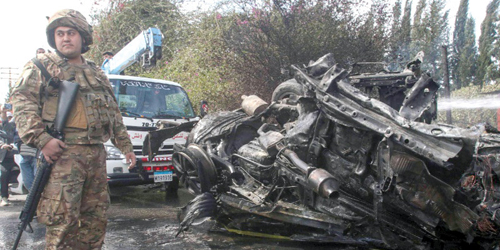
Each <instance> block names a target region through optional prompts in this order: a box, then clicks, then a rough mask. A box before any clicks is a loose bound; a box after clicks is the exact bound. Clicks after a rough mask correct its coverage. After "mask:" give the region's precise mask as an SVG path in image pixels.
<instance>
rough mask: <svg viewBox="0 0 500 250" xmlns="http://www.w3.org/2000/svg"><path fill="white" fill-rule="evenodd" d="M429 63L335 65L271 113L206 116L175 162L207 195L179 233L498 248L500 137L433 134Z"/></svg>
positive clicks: (327, 62) (439, 130) (478, 131)
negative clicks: (212, 226) (367, 67)
mask: <svg viewBox="0 0 500 250" xmlns="http://www.w3.org/2000/svg"><path fill="white" fill-rule="evenodd" d="M420 62H421V58H420V59H419V58H418V57H417V58H416V59H415V60H414V61H412V62H410V63H409V64H408V65H407V67H406V69H405V70H404V71H402V72H387V71H384V72H378V73H375V74H365V73H359V74H354V73H353V71H352V69H343V68H342V67H340V66H339V65H338V64H336V63H335V60H334V59H333V55H332V54H328V55H325V56H324V57H322V58H320V59H318V60H317V61H315V62H311V63H309V65H307V66H303V67H299V66H292V68H293V69H294V70H295V77H294V79H292V80H290V81H287V82H285V83H283V85H287V87H283V86H281V87H278V88H277V89H276V90H275V93H274V94H273V102H272V103H271V104H269V105H268V104H267V103H265V102H264V101H262V100H261V99H260V98H258V97H256V96H248V97H246V98H245V99H244V100H243V103H242V108H241V109H238V110H235V111H223V112H217V113H211V114H208V115H207V116H205V117H204V118H203V119H201V120H200V121H199V122H198V123H197V124H196V126H195V127H194V128H193V129H192V130H191V133H190V135H189V137H188V140H187V143H186V145H176V146H175V153H174V155H173V161H174V167H175V169H176V171H177V174H178V176H179V177H180V180H181V183H183V184H184V185H185V186H186V187H187V188H188V189H189V190H190V191H191V192H192V193H194V194H197V195H198V196H197V197H196V198H195V199H194V200H193V201H191V202H190V203H189V204H188V205H187V206H186V207H184V208H183V209H182V217H181V218H182V219H183V220H182V222H181V225H180V231H182V230H186V229H187V228H188V227H189V226H190V225H191V224H193V223H195V222H201V221H203V220H204V219H206V218H208V217H211V218H213V219H214V220H215V221H217V223H219V224H220V225H222V226H223V227H224V228H226V229H228V230H229V231H231V232H236V233H241V234H245V233H246V232H252V233H249V235H254V236H255V235H258V236H263V237H265V236H266V235H267V236H279V237H283V238H286V239H291V240H296V241H312V242H325V243H340V244H347V245H353V246H358V247H367V248H373V247H376V248H383V249H402V248H407V249H443V248H446V249H464V248H467V249H493V248H495V247H498V245H499V229H500V227H499V226H500V218H499V217H498V216H497V215H499V214H498V212H499V208H500V202H499V199H500V193H499V191H500V190H499V181H500V180H499V175H498V174H499V173H500V165H499V149H500V148H499V146H500V135H499V134H498V131H496V130H494V129H491V128H489V127H488V126H486V125H477V126H474V127H472V128H468V129H464V128H459V127H454V126H451V125H446V124H436V123H431V122H430V120H432V117H435V113H436V109H435V103H436V96H437V91H438V89H439V84H437V83H436V82H435V81H434V80H433V79H432V78H431V77H430V76H429V75H428V74H426V73H425V72H420ZM374 91H375V92H378V93H376V94H375V95H374V94H373V92H374ZM391 93H392V94H391Z"/></svg>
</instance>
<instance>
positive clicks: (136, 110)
mask: <svg viewBox="0 0 500 250" xmlns="http://www.w3.org/2000/svg"><path fill="white" fill-rule="evenodd" d="M108 78H109V80H110V81H111V85H112V86H113V89H114V93H115V96H116V100H117V102H118V107H119V108H120V111H121V114H122V116H123V122H124V124H125V125H126V126H127V131H128V134H129V136H130V139H131V141H132V144H133V147H134V153H135V155H136V157H137V161H138V162H139V164H138V167H136V168H134V169H132V170H130V171H129V170H128V164H126V163H125V158H124V155H123V154H121V152H120V151H119V150H118V149H117V148H116V147H114V146H113V145H112V144H111V142H110V141H108V142H106V143H105V147H106V151H107V154H108V156H107V161H106V164H107V173H108V183H109V185H110V186H113V185H141V184H150V183H165V184H168V185H169V187H168V188H169V190H171V191H176V190H177V187H178V178H177V177H176V176H175V173H174V172H173V169H174V167H173V165H172V153H173V145H174V144H175V143H179V144H184V143H185V142H186V139H187V136H188V134H189V133H187V132H180V133H179V134H177V135H175V136H173V137H172V138H169V139H167V140H165V141H164V142H163V144H162V146H161V147H160V150H159V153H158V155H156V156H155V157H154V158H153V159H152V160H151V161H149V160H148V156H147V155H143V153H142V147H143V142H144V139H145V138H146V135H147V133H148V132H149V131H152V130H156V129H157V127H156V126H157V123H159V122H161V121H170V122H173V123H183V122H187V121H197V120H199V117H197V116H196V114H195V112H194V110H193V106H192V105H191V102H190V100H189V98H188V95H187V94H186V92H185V90H184V89H183V88H182V87H181V86H180V85H179V84H178V83H175V82H171V81H165V80H159V79H150V78H144V77H134V76H125V75H108Z"/></svg>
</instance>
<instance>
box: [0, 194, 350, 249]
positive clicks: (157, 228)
mask: <svg viewBox="0 0 500 250" xmlns="http://www.w3.org/2000/svg"><path fill="white" fill-rule="evenodd" d="M192 198H193V196H192V195H191V194H189V193H188V192H187V191H186V190H185V189H179V192H178V195H177V196H166V195H165V192H164V191H161V190H159V189H150V188H148V187H146V186H136V187H119V188H112V189H111V207H110V209H109V211H108V212H109V215H108V221H109V223H108V227H107V230H106V239H105V245H104V247H103V249H106V250H129V249H130V250H141V249H144V250H154V249H197V250H198V249H288V250H295V249H312V248H314V249H346V248H345V247H338V246H331V245H330V246H328V245H317V244H307V243H299V242H290V241H278V240H270V239H265V238H255V237H248V236H240V235H236V234H231V233H227V232H225V231H224V230H220V229H219V228H218V227H215V223H214V222H210V221H209V222H207V223H204V224H202V225H199V226H194V227H191V228H190V229H189V230H188V231H186V232H183V233H181V234H180V235H179V237H175V235H176V233H177V231H178V229H179V222H178V219H177V214H178V211H179V209H180V207H182V206H184V205H185V204H186V203H187V202H188V201H189V200H191V199H192ZM10 199H11V201H12V203H13V204H12V205H11V206H6V207H0V225H1V226H0V249H10V248H11V247H12V244H13V242H14V240H15V237H16V234H17V230H16V228H17V224H18V222H19V220H18V217H19V213H20V211H21V209H22V206H23V205H24V200H25V199H26V195H11V197H10ZM32 226H33V230H34V232H33V233H31V234H30V233H26V232H25V233H23V237H22V239H21V242H20V244H19V247H18V249H29V250H41V249H44V247H45V242H44V235H45V227H44V226H43V225H40V224H38V223H37V222H33V223H32Z"/></svg>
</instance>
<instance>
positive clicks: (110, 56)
mask: <svg viewBox="0 0 500 250" xmlns="http://www.w3.org/2000/svg"><path fill="white" fill-rule="evenodd" d="M113 56H115V55H114V54H113V53H111V52H109V51H106V52H104V53H102V59H104V60H107V59H111V58H113Z"/></svg>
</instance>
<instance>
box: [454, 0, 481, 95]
mask: <svg viewBox="0 0 500 250" xmlns="http://www.w3.org/2000/svg"><path fill="white" fill-rule="evenodd" d="M468 9H469V0H461V1H460V6H459V7H458V11H457V16H456V18H455V29H454V31H453V45H452V46H453V47H452V57H451V67H450V68H451V72H452V79H453V83H454V88H455V89H459V88H461V87H462V86H463V84H466V83H463V82H462V81H461V77H459V74H460V72H459V70H458V69H459V68H462V69H463V68H464V67H461V65H460V63H461V60H460V59H461V57H462V53H463V50H464V49H465V43H466V42H467V40H466V37H465V32H466V28H465V26H466V24H467V21H468V20H467V15H468V14H467V12H468ZM472 29H473V30H474V27H472ZM474 40H475V39H474ZM464 63H465V62H464Z"/></svg>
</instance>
